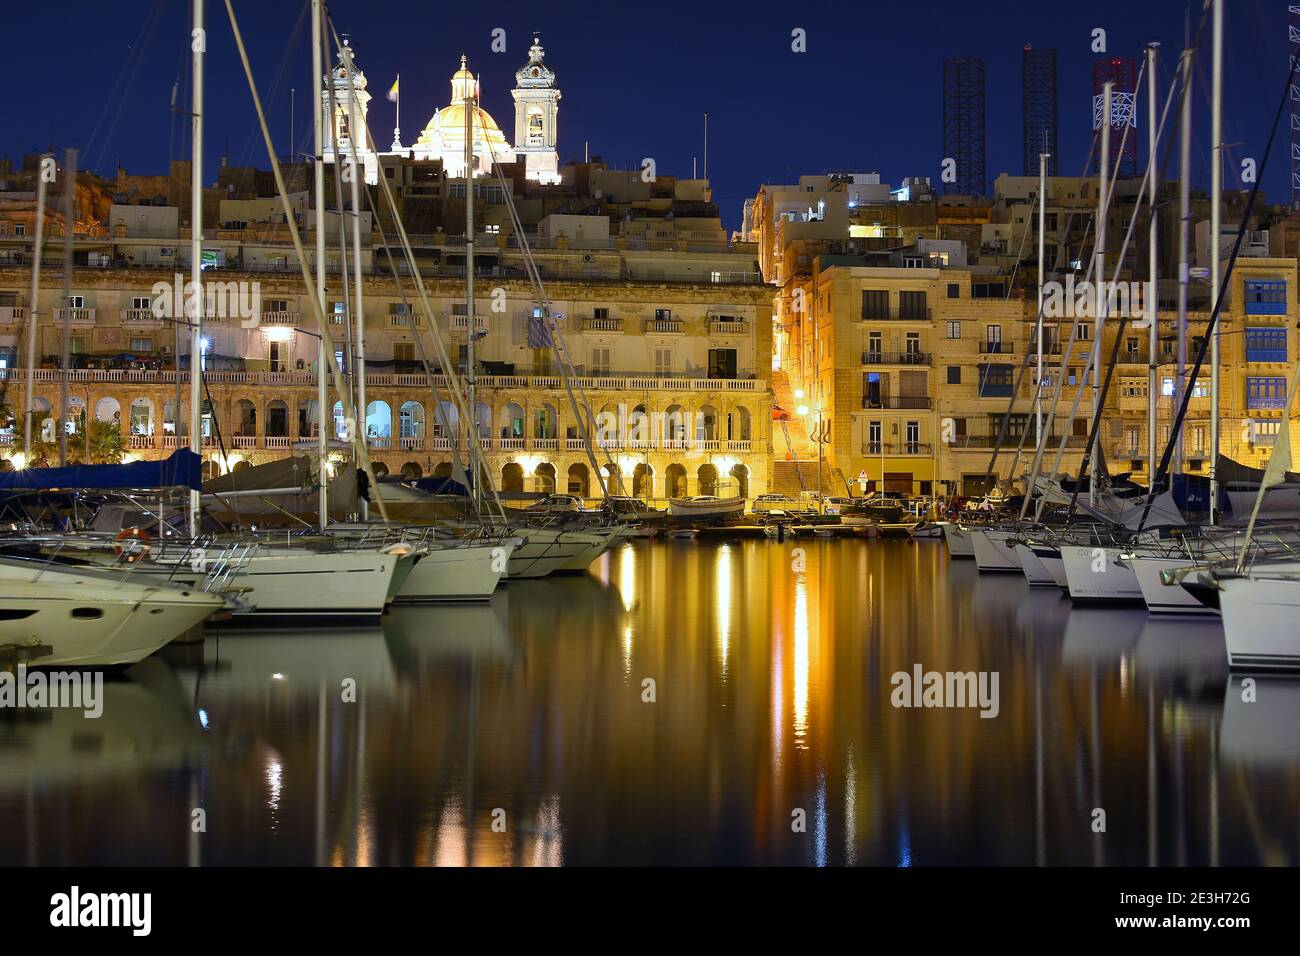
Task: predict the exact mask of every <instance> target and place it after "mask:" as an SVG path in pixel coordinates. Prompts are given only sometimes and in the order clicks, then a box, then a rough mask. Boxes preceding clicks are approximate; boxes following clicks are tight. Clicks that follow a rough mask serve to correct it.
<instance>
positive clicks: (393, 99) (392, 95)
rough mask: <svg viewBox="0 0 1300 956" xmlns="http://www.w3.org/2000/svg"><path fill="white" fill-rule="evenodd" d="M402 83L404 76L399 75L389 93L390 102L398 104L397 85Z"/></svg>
mask: <svg viewBox="0 0 1300 956" xmlns="http://www.w3.org/2000/svg"><path fill="white" fill-rule="evenodd" d="M400 82H402V74H400V73H398V74H397V79H395V80H393V88H392V89H391V90H389V91H388V102H390V103H396V102H397V84H398V83H400Z"/></svg>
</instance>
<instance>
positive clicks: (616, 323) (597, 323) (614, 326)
mask: <svg viewBox="0 0 1300 956" xmlns="http://www.w3.org/2000/svg"><path fill="white" fill-rule="evenodd" d="M582 331H584V332H619V333H621V332H622V331H623V320H622V319H611V318H608V317H606V318H596V317H595V316H592V317H588V318H584V319H583V320H582Z"/></svg>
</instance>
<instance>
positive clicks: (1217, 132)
mask: <svg viewBox="0 0 1300 956" xmlns="http://www.w3.org/2000/svg"><path fill="white" fill-rule="evenodd" d="M1212 2H1213V4H1214V46H1213V53H1212V54H1211V56H1212V58H1213V63H1212V66H1211V70H1210V105H1211V109H1210V142H1211V143H1212V144H1213V146H1214V153H1213V156H1214V166H1213V168H1212V169H1211V170H1210V290H1211V291H1210V294H1211V295H1212V296H1213V297H1214V298H1213V299H1212V300H1211V302H1212V304H1211V308H1210V314H1211V315H1213V314H1214V312H1215V311H1216V310H1217V309H1218V308H1219V298H1220V292H1219V282H1220V280H1221V279H1222V278H1223V275H1222V265H1221V263H1220V262H1219V255H1220V247H1219V241H1220V240H1219V233H1220V231H1221V230H1222V228H1223V209H1222V206H1223V156H1222V151H1223V145H1222V144H1223V0H1212ZM1222 324H1223V323H1222V322H1216V323H1215V324H1214V332H1213V334H1212V335H1211V336H1210V523H1211V524H1213V523H1214V519H1215V517H1216V515H1217V513H1218V503H1219V502H1218V499H1219V477H1218V472H1219V328H1220V327H1221V326H1222Z"/></svg>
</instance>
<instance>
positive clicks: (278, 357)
mask: <svg viewBox="0 0 1300 956" xmlns="http://www.w3.org/2000/svg"><path fill="white" fill-rule="evenodd" d="M267 364H269V365H270V366H271V371H272V372H283V371H284V370H285V369H286V368H288V366H289V350H288V349H287V348H286V347H285V343H284V342H268V343H267Z"/></svg>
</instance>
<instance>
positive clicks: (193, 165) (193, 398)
mask: <svg viewBox="0 0 1300 956" xmlns="http://www.w3.org/2000/svg"><path fill="white" fill-rule="evenodd" d="M206 46H207V36H206V35H205V34H204V32H203V0H194V32H193V33H191V34H190V49H191V50H192V51H193V53H194V98H193V106H192V107H191V111H192V112H193V114H194V115H193V117H192V123H193V132H192V134H191V137H190V140H191V141H190V284H191V286H192V288H191V293H190V294H191V296H192V298H191V300H190V301H191V302H192V303H193V309H194V314H193V316H192V317H191V319H190V451H192V452H194V454H195V455H198V454H200V453H201V451H202V448H203V445H202V439H201V438H200V436H199V378H200V366H201V365H202V356H201V353H202V351H203V310H204V296H203V51H204V48H205V47H206ZM179 411H180V410H179V409H177V412H178V414H177V418H179V417H180V415H179ZM198 534H199V493H198V492H197V491H195V490H194V489H193V488H191V489H190V537H192V538H196V537H198Z"/></svg>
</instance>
